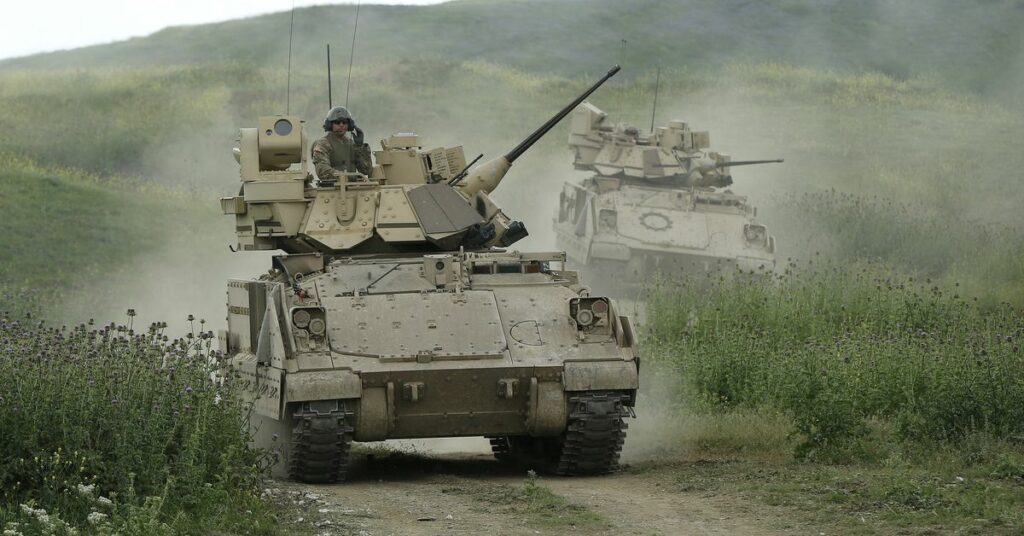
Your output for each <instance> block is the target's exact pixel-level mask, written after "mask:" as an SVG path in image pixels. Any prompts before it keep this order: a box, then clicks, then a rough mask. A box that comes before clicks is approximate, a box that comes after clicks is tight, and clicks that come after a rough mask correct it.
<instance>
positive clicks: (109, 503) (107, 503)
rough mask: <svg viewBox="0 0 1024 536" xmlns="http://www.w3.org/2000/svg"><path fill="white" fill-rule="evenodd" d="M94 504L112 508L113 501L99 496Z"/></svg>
mask: <svg viewBox="0 0 1024 536" xmlns="http://www.w3.org/2000/svg"><path fill="white" fill-rule="evenodd" d="M96 503H97V504H100V505H102V506H114V501H112V500H110V499H108V498H106V497H104V496H102V495H100V496H99V497H97V498H96Z"/></svg>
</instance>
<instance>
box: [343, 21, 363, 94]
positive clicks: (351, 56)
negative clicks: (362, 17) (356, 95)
mask: <svg viewBox="0 0 1024 536" xmlns="http://www.w3.org/2000/svg"><path fill="white" fill-rule="evenodd" d="M360 3H361V1H360V2H356V23H355V27H353V28H352V51H351V52H350V53H349V55H348V82H347V83H346V84H345V107H346V108H348V90H349V89H350V88H351V87H352V60H354V59H355V57H356V32H357V31H359V4H360Z"/></svg>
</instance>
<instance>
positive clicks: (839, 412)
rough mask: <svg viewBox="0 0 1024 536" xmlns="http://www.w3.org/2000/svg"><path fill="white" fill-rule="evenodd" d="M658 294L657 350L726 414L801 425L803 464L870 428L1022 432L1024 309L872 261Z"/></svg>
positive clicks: (653, 345)
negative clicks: (776, 416) (743, 410)
mask: <svg viewBox="0 0 1024 536" xmlns="http://www.w3.org/2000/svg"><path fill="white" fill-rule="evenodd" d="M709 279H710V280H709V281H694V280H692V279H691V280H688V281H686V282H682V283H678V284H662V285H660V286H658V287H657V288H656V289H655V291H653V292H649V294H648V296H649V298H648V299H649V301H648V305H647V307H648V312H647V317H648V323H649V335H650V336H649V338H648V339H647V344H648V354H650V355H651V356H652V357H653V358H654V359H657V360H660V361H663V362H666V363H668V364H670V365H672V366H674V367H675V368H676V370H677V371H678V374H679V377H680V378H681V381H683V382H684V384H685V385H686V387H687V388H688V391H689V392H691V393H692V394H693V396H694V397H695V398H696V399H698V400H699V401H701V402H702V403H704V404H706V405H708V406H710V407H714V408H720V409H730V408H738V407H752V408H760V407H770V408H774V409H779V410H782V411H785V412H786V413H788V414H789V415H791V416H792V418H793V420H794V422H795V424H796V427H797V430H798V431H799V433H800V434H801V436H802V440H803V442H802V444H801V446H800V447H799V448H798V450H797V454H798V455H800V456H808V455H815V454H821V453H826V452H835V451H836V450H837V449H838V450H842V449H843V448H845V447H848V446H850V445H851V444H852V443H853V442H855V440H856V439H857V438H859V437H861V436H862V435H863V434H865V433H866V431H867V424H868V423H869V422H870V421H873V420H882V421H885V422H889V423H892V424H893V426H894V429H895V430H896V434H897V436H898V438H899V439H901V440H905V441H912V440H916V439H930V440H936V439H937V440H950V439H951V440H956V439H958V438H963V437H967V436H969V435H971V434H973V433H975V432H983V433H986V434H991V435H993V436H995V437H997V438H1000V437H1001V438H1008V437H1012V436H1020V435H1021V434H1024V353H1022V352H1021V347H1022V346H1024V344H1022V339H1024V313H1022V311H1021V310H1020V309H1019V308H1018V307H1016V306H1013V305H1010V304H1008V303H1005V302H1004V303H1001V304H997V305H992V306H983V305H980V304H979V303H977V302H976V301H974V300H973V299H967V298H966V297H964V296H961V295H960V294H958V290H957V288H956V287H955V286H953V287H951V288H946V287H942V286H939V285H937V284H935V283H933V282H932V281H930V280H927V279H925V280H920V279H915V278H913V277H908V276H904V275H900V273H898V272H896V271H894V270H891V269H888V268H886V267H883V266H880V265H877V264H872V263H867V262H854V263H852V264H846V265H841V264H833V263H827V264H825V265H822V266H819V265H816V264H815V263H813V262H808V263H806V264H801V265H800V266H794V265H790V266H789V267H788V269H787V270H786V271H785V273H784V274H783V275H781V276H778V277H777V278H775V279H772V280H749V279H744V278H709Z"/></svg>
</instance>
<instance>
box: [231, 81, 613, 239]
mask: <svg viewBox="0 0 1024 536" xmlns="http://www.w3.org/2000/svg"><path fill="white" fill-rule="evenodd" d="M618 71H619V67H618V66H615V67H614V68H612V69H611V70H610V71H608V73H606V74H605V75H604V77H602V78H601V79H600V80H599V81H597V82H596V83H595V84H593V85H592V86H590V88H588V89H587V90H586V91H584V92H583V93H582V94H581V95H580V96H578V97H577V98H575V99H574V100H573V101H572V102H571V103H569V104H568V105H567V106H565V107H564V108H562V109H561V110H560V111H559V112H558V113H556V114H555V115H554V116H553V117H551V119H549V120H548V121H547V122H546V123H544V124H543V125H541V126H540V127H539V128H538V129H537V130H535V131H534V132H533V133H532V134H530V135H529V136H528V137H526V138H525V139H524V140H523V141H522V142H520V143H519V144H518V145H516V146H515V147H514V148H513V149H512V150H511V151H509V152H508V153H507V154H505V155H503V156H499V157H498V158H495V159H493V160H491V161H489V162H486V163H484V164H481V165H479V166H477V167H476V168H473V169H466V159H465V155H464V152H463V149H462V147H453V148H445V147H440V148H436V149H431V150H427V151H424V150H423V148H422V145H421V143H420V141H419V137H418V136H417V135H415V134H411V133H401V134H396V135H393V136H390V137H389V138H387V139H386V140H382V141H381V150H380V151H376V152H375V157H376V160H377V164H376V165H375V166H374V167H373V170H372V171H371V173H370V175H369V176H365V175H362V174H359V173H349V174H348V180H347V181H346V182H345V183H344V184H339V183H338V182H337V181H320V180H316V179H314V177H313V175H312V173H311V170H310V167H311V166H310V165H309V152H310V151H309V146H310V141H309V139H308V138H307V137H306V136H305V135H304V134H303V131H302V123H303V122H302V120H301V119H299V118H298V117H295V116H285V115H279V116H268V117H261V118H260V119H259V127H258V128H243V129H241V131H240V133H239V138H238V147H236V148H235V149H234V154H235V158H236V159H237V160H238V162H239V164H240V174H241V180H242V187H241V190H240V191H239V193H238V195H236V196H232V197H225V198H222V199H221V208H222V210H223V211H224V213H225V214H232V215H234V216H235V223H236V227H235V228H236V233H237V235H238V248H239V249H241V250H276V249H280V250H284V251H285V252H286V253H323V254H327V255H337V254H341V253H343V252H344V253H345V254H359V253H391V252H398V251H411V250H416V251H420V250H426V251H433V250H437V251H453V250H457V249H459V248H464V249H468V250H477V249H486V248H490V247H494V246H501V247H505V246H509V245H511V244H513V243H515V242H516V241H518V240H520V239H522V238H524V237H525V236H526V235H527V231H526V227H525V226H524V225H523V224H522V223H521V222H519V221H515V220H512V219H511V218H509V217H508V216H507V215H505V213H504V212H503V211H502V210H501V208H500V207H499V206H498V205H497V204H496V203H495V202H494V201H493V200H492V199H491V198H490V197H489V195H488V194H490V193H491V192H492V191H494V189H495V188H497V186H498V184H499V183H500V182H501V180H502V179H503V178H504V177H505V174H506V173H507V172H508V170H509V168H510V167H511V166H512V163H513V162H515V161H516V159H518V158H519V157H520V156H521V155H522V154H523V153H524V152H526V151H527V150H529V148H530V147H531V146H533V144H535V143H536V142H537V141H538V140H540V138H541V137H543V136H544V134H546V133H547V132H548V131H550V130H551V129H552V128H553V127H554V126H555V125H556V124H557V123H558V122H559V121H560V120H561V119H562V118H563V117H565V116H566V115H568V114H569V113H570V112H571V111H572V110H573V109H574V108H576V107H577V106H578V105H579V104H580V103H581V102H583V100H584V99H586V98H587V97H588V96H589V95H590V94H591V93H593V92H594V91H595V90H596V89H597V88H598V87H600V86H601V85H602V84H603V83H604V82H605V81H607V80H608V79H609V78H611V77H612V76H614V75H615V73H617V72H618Z"/></svg>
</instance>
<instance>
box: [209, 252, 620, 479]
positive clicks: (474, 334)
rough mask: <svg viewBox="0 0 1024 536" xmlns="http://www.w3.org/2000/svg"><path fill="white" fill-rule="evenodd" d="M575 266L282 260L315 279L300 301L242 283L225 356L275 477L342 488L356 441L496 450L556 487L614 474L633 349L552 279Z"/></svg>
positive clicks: (591, 307)
mask: <svg viewBox="0 0 1024 536" xmlns="http://www.w3.org/2000/svg"><path fill="white" fill-rule="evenodd" d="M563 259H564V256H563V255H562V254H529V255H528V254H518V253H504V252H481V253H439V254H431V255H426V256H415V257H397V258H396V257H384V258H382V257H365V258H346V259H342V260H337V261H334V262H330V263H327V264H326V265H324V266H322V267H320V266H319V265H320V264H321V263H322V262H323V261H322V257H320V256H318V255H312V256H292V257H290V258H282V259H279V261H280V262H285V263H288V264H290V265H295V266H298V265H300V264H303V265H306V266H305V267H306V268H311V266H309V264H313V265H315V266H313V267H315V268H317V269H316V270H313V271H310V272H308V273H306V274H305V276H303V277H301V282H300V283H297V284H296V285H295V286H289V285H287V284H286V283H285V281H284V280H283V278H282V277H281V276H280V274H279V275H277V276H268V277H265V278H261V279H259V280H248V281H244V280H237V281H232V282H230V283H229V285H228V297H229V316H228V321H229V333H231V336H230V337H231V338H230V340H227V341H224V343H225V344H226V345H227V346H228V348H229V349H230V351H231V352H232V354H233V355H234V357H233V363H234V366H235V368H236V370H237V371H238V372H239V373H240V374H241V378H242V381H244V382H246V386H247V387H248V389H246V391H247V392H251V393H254V394H256V395H257V396H255V397H254V402H255V412H256V413H257V414H258V415H259V416H260V417H262V419H257V420H256V421H254V422H258V423H259V424H258V426H254V429H255V431H256V435H257V440H258V442H259V444H260V445H261V446H264V447H267V448H270V449H272V450H274V451H275V452H276V453H277V454H278V456H279V457H280V463H278V464H277V465H276V466H275V469H274V471H275V474H277V475H279V476H290V477H293V478H296V479H300V480H304V481H319V480H330V481H333V480H336V479H338V478H342V477H343V476H344V470H345V463H346V454H347V450H348V447H349V443H350V442H351V441H380V440H385V439H397V438H425V437H453V436H489V437H492V438H493V439H492V444H493V445H494V446H495V453H496V454H498V455H499V456H500V457H507V456H508V457H511V456H515V455H521V456H519V457H520V459H523V460H524V461H528V462H531V463H537V464H540V465H542V466H546V467H547V468H549V469H551V470H553V471H556V472H558V473H563V474H577V473H600V472H606V471H610V470H612V469H614V468H615V465H616V463H617V460H618V454H619V450H620V449H621V446H622V441H623V439H624V438H625V429H626V425H625V423H624V422H623V418H624V417H626V416H628V414H629V411H630V408H631V407H632V405H633V403H634V400H635V393H636V389H637V386H638V375H637V370H638V362H637V355H636V345H635V338H634V334H633V331H632V328H631V326H630V323H629V321H628V319H627V318H625V317H622V316H619V315H618V314H617V311H616V309H615V305H614V303H612V302H610V301H609V300H607V299H606V298H588V297H581V296H580V287H579V285H578V284H577V278H576V274H575V273H574V272H566V271H558V270H552V269H551V267H552V266H553V265H558V264H561V261H562V260H563ZM289 271H290V270H289ZM296 273H301V272H296ZM293 275H294V273H293ZM256 326H259V328H257V329H255V331H254V328H255V327H256ZM595 427H596V428H595ZM598 432H600V434H599V435H598V436H595V435H594V434H595V433H598ZM595 437H596V439H595ZM578 447H585V448H583V449H582V450H581V449H580V448H578ZM538 453H540V456H536V455H537V454H538Z"/></svg>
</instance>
